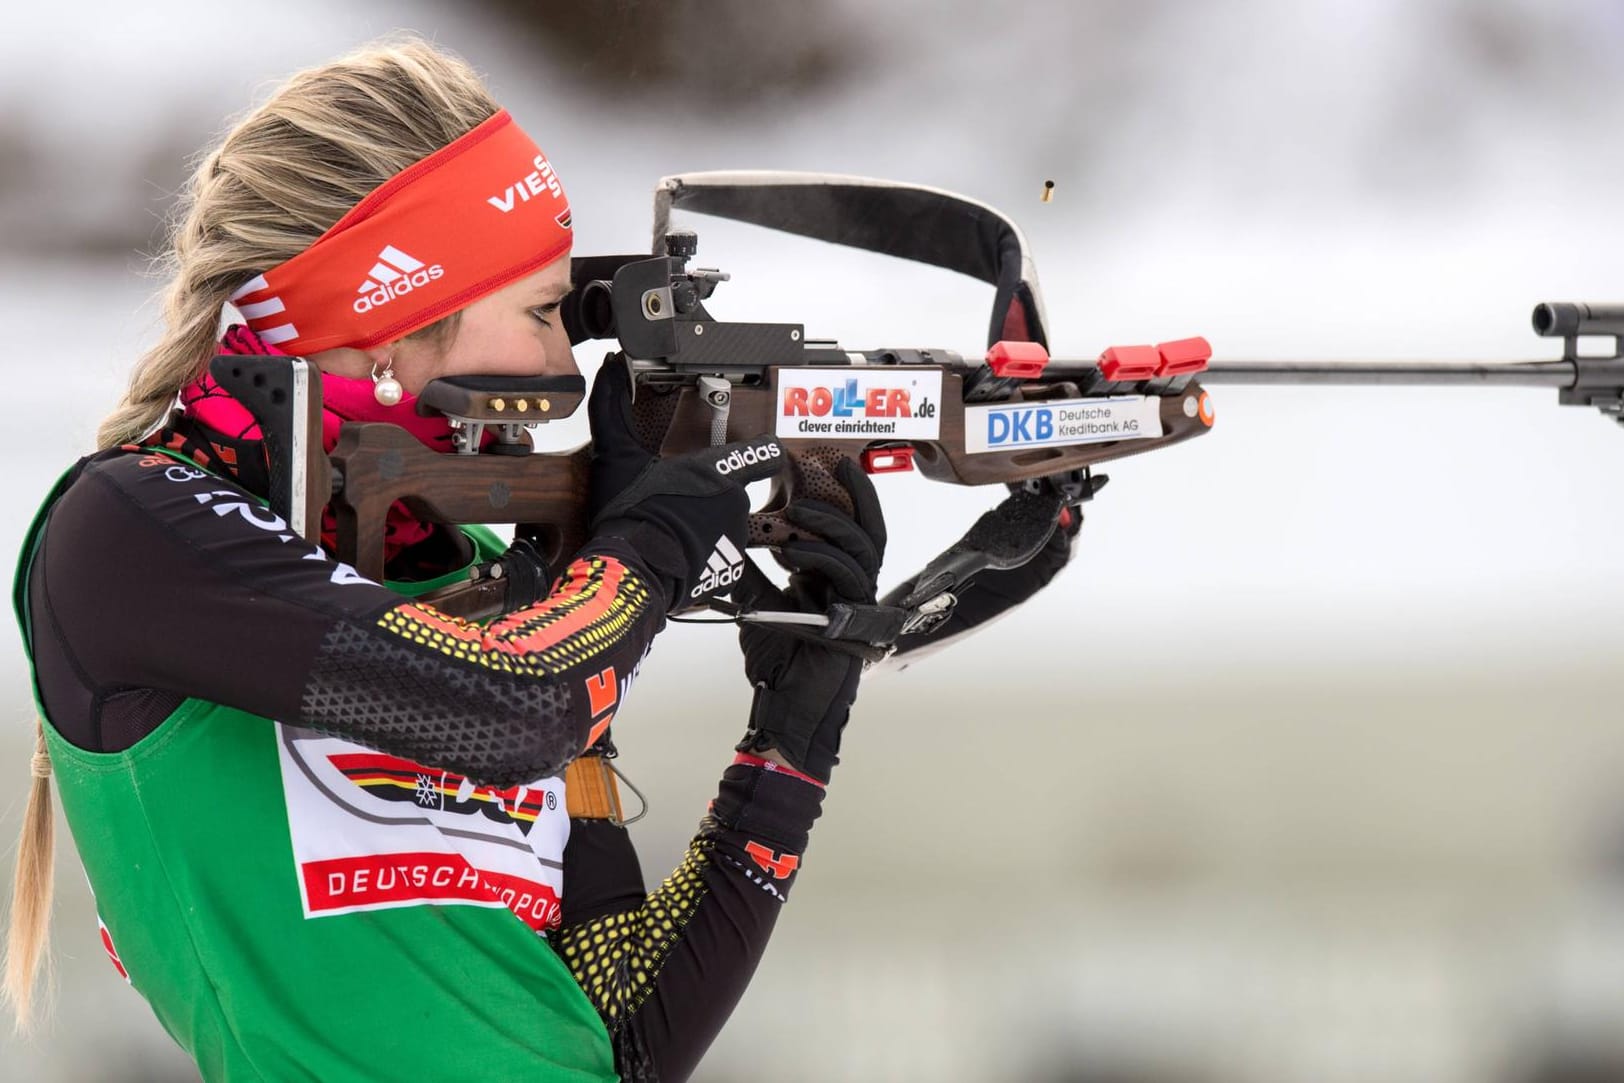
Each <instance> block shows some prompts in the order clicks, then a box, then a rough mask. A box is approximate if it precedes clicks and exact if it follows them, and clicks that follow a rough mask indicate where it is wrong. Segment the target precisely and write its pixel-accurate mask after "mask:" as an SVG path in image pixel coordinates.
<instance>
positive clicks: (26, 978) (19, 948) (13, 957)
mask: <svg viewBox="0 0 1624 1083" xmlns="http://www.w3.org/2000/svg"><path fill="white" fill-rule="evenodd" d="M30 773H31V774H32V775H33V779H32V780H31V785H30V786H29V788H28V806H27V809H26V810H25V811H24V812H23V829H22V832H21V835H20V836H19V838H18V840H17V868H16V871H15V872H14V873H13V875H12V881H11V924H10V928H9V929H8V930H7V932H6V975H5V984H4V985H3V986H0V1000H4V1002H5V1003H7V1004H9V1005H10V1006H11V1010H12V1012H13V1014H14V1015H15V1016H16V1018H17V1029H18V1030H20V1031H25V1032H26V1031H27V1030H29V1029H30V1028H31V1027H32V1025H33V1022H34V986H35V984H36V983H37V981H38V977H39V972H40V968H41V966H42V965H44V963H45V962H46V961H47V952H46V938H47V937H48V935H49V934H50V931H51V896H52V894H53V887H54V884H55V878H54V876H53V869H52V865H53V863H54V862H53V859H54V856H55V849H54V847H55V841H56V840H55V834H56V833H55V829H54V827H55V825H54V823H53V821H52V818H51V754H50V753H49V752H48V751H47V750H46V747H45V723H44V722H42V721H40V720H38V719H35V721H34V757H33V760H32V762H31V763H30Z"/></svg>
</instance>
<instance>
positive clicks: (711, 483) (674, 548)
mask: <svg viewBox="0 0 1624 1083" xmlns="http://www.w3.org/2000/svg"><path fill="white" fill-rule="evenodd" d="M587 416H588V419H589V420H590V422H591V424H592V478H591V485H592V491H591V494H590V507H591V510H592V522H591V533H592V537H593V538H602V537H613V538H619V539H621V540H623V541H625V542H626V543H627V544H628V545H629V546H630V547H631V549H632V551H633V552H634V553H636V554H637V555H638V556H639V557H641V558H642V560H643V562H644V563H645V564H646V565H647V566H648V567H649V569H650V570H651V571H653V572H654V573H655V574H656V575H657V576H658V578H659V579H660V582H661V586H662V587H663V588H664V589H665V592H666V612H668V613H670V612H674V611H676V610H679V609H686V608H688V607H689V606H693V605H702V604H704V602H705V601H706V600H708V599H710V598H712V597H715V596H717V595H721V594H726V593H727V592H728V591H729V590H731V589H732V587H733V584H734V582H735V581H737V579H738V577H739V576H740V574H741V573H742V571H743V568H744V565H745V564H746V563H747V562H748V559H749V558H747V557H746V556H745V555H744V544H745V537H746V534H747V529H748V526H747V524H748V519H749V515H750V498H749V496H748V495H747V494H746V493H745V490H744V487H745V486H746V485H748V484H749V483H750V482H752V481H764V480H766V479H767V478H770V477H772V476H773V475H774V474H775V473H777V472H778V470H779V468H780V467H781V466H783V465H784V464H785V463H787V462H788V461H789V458H788V456H787V455H786V454H785V453H784V450H783V447H782V446H781V445H780V444H779V443H778V441H777V440H776V439H774V438H773V437H771V436H763V437H758V438H756V439H754V440H744V441H739V442H737V443H732V444H724V445H722V446H720V447H714V448H707V449H706V450H704V451H696V452H692V453H690V454H687V455H677V456H673V457H671V458H669V459H661V458H659V457H657V456H656V455H654V454H653V453H652V452H650V451H649V450H648V449H647V448H645V447H643V445H642V444H641V443H639V442H638V440H637V436H636V432H635V429H634V428H633V425H632V418H631V387H630V382H629V380H628V377H627V373H626V370H625V368H624V367H623V366H621V365H619V364H612V363H607V362H606V363H605V364H604V366H603V367H602V368H601V369H599V370H598V375H597V379H596V380H595V381H594V383H593V387H592V396H591V398H590V399H589V400H588V402H587Z"/></svg>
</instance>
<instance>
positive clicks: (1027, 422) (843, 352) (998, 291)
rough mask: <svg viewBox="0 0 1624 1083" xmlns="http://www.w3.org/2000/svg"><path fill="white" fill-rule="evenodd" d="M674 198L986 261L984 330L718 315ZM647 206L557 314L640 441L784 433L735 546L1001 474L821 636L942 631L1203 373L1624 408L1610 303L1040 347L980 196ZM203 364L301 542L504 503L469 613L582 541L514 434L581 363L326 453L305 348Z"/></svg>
mask: <svg viewBox="0 0 1624 1083" xmlns="http://www.w3.org/2000/svg"><path fill="white" fill-rule="evenodd" d="M679 208H680V209H682V210H685V211H690V212H695V213H700V214H709V215H715V216H719V217H724V218H730V219H734V220H737V221H742V222H749V223H754V224H757V225H762V226H766V227H769V228H774V229H778V230H782V231H787V232H790V233H794V234H799V235H802V236H807V237H812V238H815V239H819V240H824V241H829V242H832V243H835V244H840V245H845V246H850V247H855V248H859V249H863V250H867V251H872V252H878V253H883V254H886V255H891V256H897V257H900V258H904V259H909V260H915V261H919V262H923V263H926V264H930V265H933V266H938V267H943V268H946V269H950V270H954V271H958V272H961V273H964V274H969V275H971V276H973V277H975V278H978V279H980V280H981V281H984V282H986V283H988V284H989V285H991V286H992V287H993V288H994V301H993V308H992V317H991V321H990V326H989V333H988V343H989V347H988V349H987V350H986V351H985V353H983V354H977V355H965V354H960V353H956V352H954V351H952V350H947V349H938V348H921V347H906V348H888V349H863V350H851V349H847V348H845V347H842V346H841V345H839V344H837V343H835V342H833V341H829V340H817V339H809V338H808V337H807V336H806V334H805V329H804V327H803V325H801V324H792V323H739V322H729V321H722V320H718V319H716V318H715V317H714V316H712V314H711V313H710V312H709V310H708V309H707V308H706V304H705V303H706V302H707V301H708V300H709V299H710V298H711V296H712V295H713V294H714V292H715V291H716V289H717V287H718V286H719V285H720V284H721V283H723V282H725V281H727V279H728V277H729V276H728V275H726V274H725V273H722V272H720V271H716V270H711V269H705V268H697V267H690V266H689V262H690V260H691V259H692V258H693V257H694V255H695V254H696V251H697V238H696V236H695V235H694V234H693V233H692V232H688V231H682V230H674V229H672V228H671V221H670V217H671V212H672V211H673V210H674V209H679ZM654 217H655V221H654V245H653V254H652V255H627V256H596V257H578V258H576V259H574V260H573V263H572V268H571V272H572V273H571V277H572V279H573V282H574V285H575V287H576V288H575V290H574V291H573V292H572V293H571V294H570V296H569V297H568V298H567V299H566V301H565V303H564V306H563V313H562V315H563V319H564V323H565V326H566V329H567V330H568V332H569V336H570V342H571V344H572V345H576V344H579V343H582V342H586V341H589V340H592V339H614V340H617V343H618V346H619V349H618V350H617V351H616V352H614V353H611V354H610V355H609V356H608V357H607V358H606V360H605V364H618V365H624V366H626V368H627V370H628V373H629V376H630V379H631V385H632V388H633V419H634V423H635V427H636V430H637V434H638V438H639V439H640V440H641V441H642V442H643V443H644V445H645V446H646V447H647V448H648V449H649V450H651V451H656V452H658V453H660V454H666V455H670V454H680V453H685V452H690V451H696V450H699V449H702V448H705V447H710V446H718V445H721V444H724V443H727V442H730V441H735V440H742V439H748V438H752V437H759V436H763V435H776V436H777V437H778V438H779V439H780V441H781V442H782V443H783V445H784V447H785V449H786V450H787V451H788V452H789V462H788V463H787V464H786V469H785V470H784V471H782V472H781V474H780V476H779V477H778V479H777V480H776V481H775V482H774V485H773V492H772V495H771V497H770V499H769V501H768V503H767V505H766V506H765V507H764V508H763V509H761V510H760V511H758V512H755V513H753V514H752V515H751V518H750V543H751V544H752V545H754V546H774V545H778V544H782V543H783V542H785V541H788V540H791V539H792V538H793V537H794V536H795V534H796V530H795V528H793V527H792V526H791V525H790V524H789V523H788V522H787V521H786V520H785V519H784V518H783V517H782V515H781V511H782V509H783V507H784V506H785V504H786V503H787V502H788V501H789V500H791V499H793V498H795V497H796V496H797V495H802V494H805V495H809V496H813V497H816V498H818V499H823V500H833V501H836V502H837V503H842V502H844V491H843V489H842V488H841V487H840V486H839V485H838V484H837V483H835V482H834V480H833V478H834V471H835V467H836V465H837V464H838V463H839V462H840V461H841V460H842V459H850V460H854V461H856V462H858V463H860V464H861V465H862V467H863V468H864V469H865V470H867V471H869V472H870V473H885V472H892V471H902V470H910V469H912V470H918V471H919V472H920V473H922V474H924V475H925V476H926V477H928V478H930V479H932V480H936V481H944V482H949V483H953V484H960V485H991V484H1000V485H1004V486H1008V487H1009V489H1010V490H1011V492H1010V494H1009V495H1008V497H1007V498H1006V499H1005V500H1003V501H1002V502H1001V503H1000V504H999V505H998V506H997V507H996V508H994V509H993V510H991V511H989V512H987V513H986V514H985V515H983V516H982V517H981V519H980V520H978V521H977V523H976V524H975V525H974V526H973V527H972V528H971V529H970V531H969V532H968V533H967V534H965V535H964V537H963V538H961V539H960V540H959V541H958V542H956V543H955V544H954V545H953V546H950V547H949V548H948V549H947V550H946V551H944V552H943V553H942V554H941V555H940V556H939V557H937V558H936V559H935V560H933V561H932V562H931V563H930V564H929V565H927V567H926V568H925V570H924V571H923V572H921V573H920V574H919V575H917V576H915V577H912V578H911V579H909V580H907V581H906V582H905V584H904V586H903V587H902V588H899V590H898V591H896V592H893V594H892V595H891V596H888V597H887V598H886V599H885V600H884V601H883V602H882V604H881V605H879V606H874V607H840V609H839V611H832V612H831V613H829V614H826V615H823V616H821V617H818V616H813V617H811V618H808V619H809V620H810V621H815V622H818V623H820V624H821V625H822V634H825V635H828V636H831V637H835V638H841V639H846V640H852V641H856V642H859V643H863V644H867V645H869V646H871V647H874V648H877V649H879V650H882V651H883V650H884V649H887V648H889V647H891V646H893V645H894V644H895V642H896V639H897V637H898V636H899V635H901V634H904V633H909V632H928V631H931V630H934V629H935V628H937V627H939V626H940V625H941V624H942V623H943V622H944V621H945V619H946V617H947V615H948V613H949V612H950V610H951V607H952V605H953V602H954V599H955V592H956V591H958V590H961V589H962V588H963V587H964V586H965V585H966V584H967V583H968V582H970V581H971V580H972V579H973V578H974V577H975V575H976V574H978V573H979V572H982V571H985V570H988V569H1000V568H1010V567H1016V566H1019V565H1020V564H1022V563H1024V562H1026V561H1027V560H1030V559H1031V558H1032V557H1033V556H1034V555H1035V554H1036V553H1037V552H1038V551H1039V550H1040V549H1041V548H1042V547H1043V545H1044V544H1045V543H1046V542H1047V540H1048V538H1049V536H1050V533H1051V532H1052V531H1053V530H1054V528H1055V522H1056V520H1057V518H1058V516H1059V513H1060V511H1061V509H1062V508H1064V507H1066V506H1067V505H1075V504H1078V503H1081V502H1082V501H1086V500H1088V499H1090V498H1091V497H1092V496H1093V494H1094V492H1095V491H1096V490H1097V489H1098V488H1099V487H1100V486H1101V485H1102V484H1103V483H1104V481H1105V480H1106V479H1105V478H1104V476H1103V475H1098V474H1095V473H1093V468H1094V467H1095V466H1096V465H1097V464H1099V463H1102V462H1106V461H1109V460H1111V459H1116V458H1121V457H1123V456H1126V455H1132V454H1137V453H1140V452H1144V451H1149V450H1152V449H1155V448H1160V447H1165V446H1168V445H1171V444H1175V443H1179V442H1182V441H1184V440H1187V439H1189V438H1191V437H1193V436H1197V435H1199V434H1201V433H1204V432H1206V431H1207V429H1209V428H1210V427H1211V425H1212V422H1213V411H1212V408H1211V404H1210V402H1209V399H1208V396H1207V393H1206V391H1205V390H1204V389H1203V387H1202V383H1203V382H1207V383H1211V382H1228V383H1257V384H1388V385H1391V384H1425V385H1471V386H1500V385H1528V386H1544V387H1556V388H1558V389H1559V392H1560V396H1559V397H1560V401H1561V402H1563V403H1565V404H1578V405H1589V406H1595V407H1598V408H1599V409H1601V410H1602V411H1603V412H1604V413H1606V414H1609V415H1611V416H1613V417H1614V418H1621V417H1624V306H1597V305H1571V304H1543V305H1540V306H1539V307H1538V308H1536V309H1535V311H1534V328H1535V331H1536V332H1537V333H1539V334H1540V335H1543V336H1549V337H1559V338H1562V339H1564V342H1565V349H1564V355H1563V357H1562V359H1561V360H1556V361H1534V362H1524V363H1480V364H1457V363H1432V362H1389V361H1373V362H1336V363H1312V362H1289V361H1286V362H1227V363H1213V362H1210V360H1209V357H1210V348H1209V347H1208V345H1207V343H1206V341H1205V340H1204V339H1201V338H1184V339H1178V340H1174V341H1169V342H1165V343H1162V344H1160V345H1154V346H1153V345H1138V346H1117V347H1112V348H1110V349H1107V350H1105V351H1104V352H1103V353H1101V354H1100V355H1099V357H1097V358H1095V359H1093V360H1062V359H1056V358H1051V357H1050V356H1049V354H1048V331H1047V320H1046V316H1045V313H1044V307H1043V300H1042V294H1041V292H1040V290H1039V287H1038V282H1037V274H1036V269H1035V267H1034V265H1033V262H1032V259H1031V256H1030V254H1029V252H1028V249H1027V246H1026V241H1025V238H1024V237H1023V236H1022V234H1021V232H1020V230H1019V228H1018V227H1017V226H1016V225H1015V223H1014V222H1012V221H1011V220H1010V219H1009V218H1008V217H1006V216H1005V215H1003V214H1001V213H999V212H998V211H996V210H994V209H993V208H991V207H988V206H986V205H985V204H982V203H978V202H976V201H974V200H970V199H967V198H965V197H962V196H958V195H954V194H953V193H950V192H945V191H941V190H939V189H933V188H925V187H918V186H911V185H903V184H896V183H892V182H888V181H879V180H870V179H866V178H855V177H839V176H831V175H824V174H783V173H699V174H688V175H682V176H675V177H668V178H666V179H664V180H663V181H661V183H660V185H659V186H658V187H657V189H656V192H655V216H654ZM1588 336H1604V337H1610V338H1611V339H1612V352H1611V354H1610V355H1606V356H1592V355H1586V356H1580V354H1579V341H1580V340H1581V339H1582V338H1586V337H1588ZM211 372H212V373H213V375H214V376H215V378H216V380H217V381H219V382H220V383H221V384H222V386H224V387H225V388H226V389H227V390H229V391H231V392H232V394H234V395H235V396H237V397H238V398H239V399H240V400H241V401H243V402H244V403H245V405H247V406H248V407H249V409H250V410H251V411H253V412H254V413H255V415H256V417H258V418H259V420H260V426H261V431H262V432H263V433H264V434H265V437H266V443H267V448H268V452H269V456H270V460H271V485H272V493H271V503H272V508H273V510H276V511H277V512H278V513H279V514H282V515H283V516H284V517H285V518H287V520H288V521H289V523H290V525H291V526H292V527H293V529H295V530H296V531H297V532H299V533H300V534H302V535H303V536H305V537H306V538H307V539H310V540H312V541H315V540H316V539H317V536H318V533H319V530H320V523H321V512H322V509H323V508H324V507H326V506H328V505H329V504H330V505H331V508H332V511H333V514H334V515H335V517H336V521H337V534H338V556H339V559H341V560H343V561H345V562H347V563H349V564H351V565H353V566H354V567H355V568H356V570H357V571H359V572H360V573H361V574H362V575H364V576H366V577H368V578H371V579H375V580H380V581H381V580H382V578H383V560H384V556H383V554H384V523H385V516H386V514H387V512H388V509H389V508H390V507H391V505H393V504H395V503H396V502H397V501H398V502H402V503H404V504H405V505H406V507H407V508H408V509H409V510H410V511H411V512H412V513H413V514H414V515H416V516H418V517H419V518H422V519H425V520H430V521H436V522H445V523H512V524H515V544H514V548H513V549H511V550H510V551H509V553H508V554H507V555H506V556H505V557H504V558H503V559H502V560H499V561H496V562H493V563H491V564H489V565H486V566H483V567H480V568H477V569H476V570H475V575H474V577H473V578H471V579H470V580H469V581H467V582H464V583H459V584H456V585H453V586H451V587H447V588H442V589H441V590H439V591H436V592H434V593H433V594H430V595H426V596H425V599H426V600H428V601H430V602H432V604H434V605H436V606H437V607H439V608H441V609H442V610H444V611H446V612H449V613H452V614H454V615H457V616H463V617H467V618H470V619H478V618H483V617H488V616H493V615H495V614H498V613H502V612H507V611H511V610H513V609H516V608H519V607H522V606H523V605H526V604H529V603H530V602H531V601H533V600H535V598H537V597H539V596H541V595H542V594H544V593H545V591H546V587H547V583H548V581H549V575H550V574H552V573H556V571H557V570H559V569H560V568H561V567H562V564H563V562H564V561H566V560H568V559H569V557H570V556H571V555H572V554H573V553H574V552H575V551H576V549H577V548H578V547H579V546H580V545H581V544H582V543H584V541H585V540H586V536H587V535H586V529H587V524H586V522H585V509H586V506H587V503H586V488H587V475H588V466H589V461H590V449H589V447H587V446H585V445H583V446H582V447H578V448H575V449H573V450H570V451H563V452H555V453H535V452H533V451H532V446H531V442H530V439H529V434H528V430H529V428H530V427H531V426H533V425H536V424H538V423H542V422H546V421H550V420H555V419H558V418H562V417H566V416H569V415H570V414H571V413H573V412H574V411H575V410H576V408H577V407H579V405H580V403H581V401H582V400H583V398H584V397H585V394H586V387H585V381H584V380H583V379H582V378H581V377H580V376H568V377H556V376H555V377H536V378H513V377H455V378H446V379H439V380H435V381H432V382H431V383H430V384H429V385H428V386H427V387H425V388H424V390H423V393H422V395H421V396H420V398H419V404H418V409H419V411H420V412H423V413H436V412H437V413H441V414H443V415H445V416H446V418H447V419H448V420H449V421H450V423H451V425H452V428H453V439H454V442H455V447H456V453H455V454H451V455H445V454H439V453H436V452H434V451H431V450H429V449H428V448H426V447H424V446H423V445H422V444H420V443H419V442H418V441H417V440H416V438H414V437H413V436H411V435H410V434H409V433H407V432H406V431H405V430H404V429H401V428H399V427H397V426H394V425H387V424H372V423H369V424H357V423H349V424H346V425H344V426H343V428H342V430H341V434H340V437H339V440H338V443H337V445H336V446H335V447H334V449H333V450H332V452H331V454H326V453H324V452H323V451H322V448H321V444H320V440H319V434H320V431H321V427H320V378H319V374H318V373H317V372H316V371H315V369H314V367H313V366H308V365H306V364H305V363H304V362H302V361H300V360H298V359H296V358H244V357H220V358H216V359H215V361H214V362H213V364H212V366H211ZM1198 376H1199V377H1200V382H1198V380H1197V377H1198ZM723 604H725V603H723ZM739 616H741V618H743V619H750V618H751V617H752V616H753V615H751V614H739ZM759 616H760V617H761V618H762V619H771V617H770V616H769V615H766V614H762V615H759Z"/></svg>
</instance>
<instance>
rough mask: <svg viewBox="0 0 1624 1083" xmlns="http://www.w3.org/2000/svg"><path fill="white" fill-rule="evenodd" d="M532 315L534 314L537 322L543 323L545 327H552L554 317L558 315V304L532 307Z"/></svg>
mask: <svg viewBox="0 0 1624 1083" xmlns="http://www.w3.org/2000/svg"><path fill="white" fill-rule="evenodd" d="M530 315H531V316H533V317H534V318H535V320H536V322H537V323H539V324H541V325H542V326H543V327H549V328H550V327H552V322H551V321H552V317H554V316H556V315H558V306H557V305H542V306H541V307H540V308H532V309H531V310H530Z"/></svg>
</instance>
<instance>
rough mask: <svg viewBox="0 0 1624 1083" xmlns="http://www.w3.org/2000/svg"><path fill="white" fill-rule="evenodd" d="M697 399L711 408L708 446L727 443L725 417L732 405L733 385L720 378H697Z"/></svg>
mask: <svg viewBox="0 0 1624 1083" xmlns="http://www.w3.org/2000/svg"><path fill="white" fill-rule="evenodd" d="M699 397H700V398H702V399H704V400H705V405H706V406H709V407H710V408H711V431H710V446H711V447H721V446H722V445H723V444H725V443H727V415H728V410H729V409H730V407H731V406H732V403H733V385H732V384H730V383H728V382H727V381H726V380H725V379H723V378H722V377H720V376H701V377H700V378H699Z"/></svg>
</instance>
